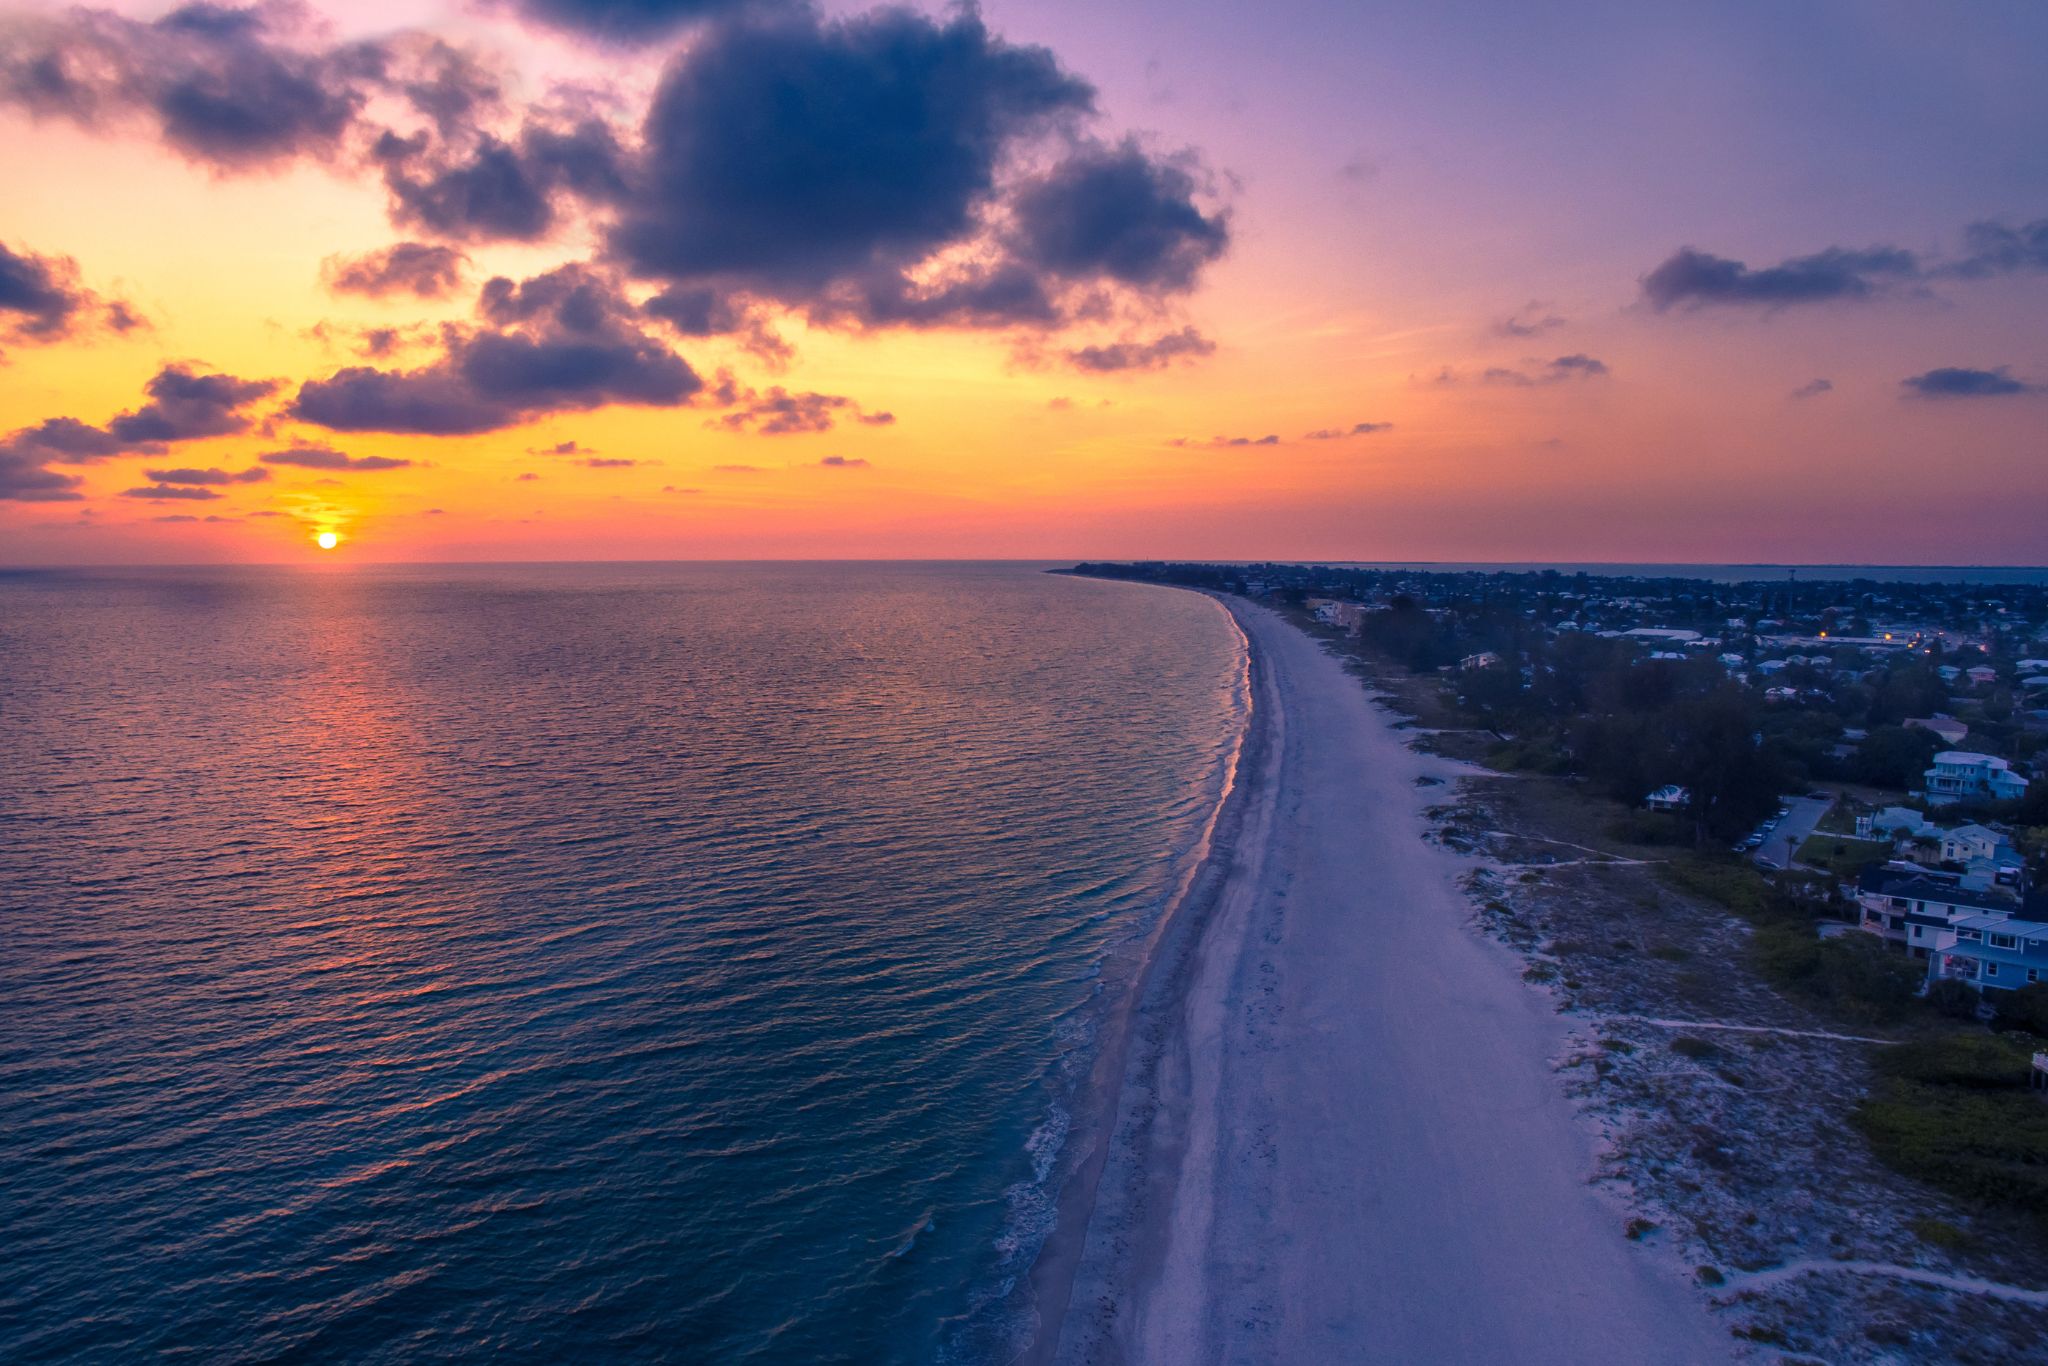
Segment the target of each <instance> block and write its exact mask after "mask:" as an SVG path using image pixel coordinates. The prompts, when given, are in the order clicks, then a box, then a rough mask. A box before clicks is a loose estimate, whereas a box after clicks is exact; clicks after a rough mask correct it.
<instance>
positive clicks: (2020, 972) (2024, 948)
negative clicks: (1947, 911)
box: [1927, 915, 2048, 991]
mask: <svg viewBox="0 0 2048 1366" xmlns="http://www.w3.org/2000/svg"><path fill="white" fill-rule="evenodd" d="M1943 978H1950V979H1952V980H1955V981H1959V982H1968V983H1969V984H1970V985H1971V986H1973V987H1976V988H1977V989H1978V990H1979V991H2016V990H2018V989H2019V988H2021V987H2024V986H2032V985H2034V984H2035V983H2037V982H2048V924H2042V923H2041V922H2040V921H2037V920H2014V919H2012V918H2011V917H2009V916H1998V915H1980V916H1969V917H1965V918H1964V919H1961V920H1958V921H1956V922H1955V923H1954V924H1953V925H1951V926H1949V927H1948V928H1947V929H1945V930H1942V931H1941V932H1940V933H1939V935H1938V936H1937V938H1936V941H1935V943H1934V946H1933V951H1932V952H1931V953H1930V954H1928V957H1927V980H1928V982H1929V983H1930V984H1931V983H1934V982H1938V981H1941V980H1942V979H1943Z"/></svg>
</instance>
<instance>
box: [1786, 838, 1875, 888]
mask: <svg viewBox="0 0 2048 1366" xmlns="http://www.w3.org/2000/svg"><path fill="white" fill-rule="evenodd" d="M1891 856H1892V846H1891V844H1890V843H1889V842H1888V841H1885V840H1859V839H1851V838H1849V837H1847V836H1843V835H1809V836H1807V838H1806V843H1804V844H1802V845H1800V846H1799V861H1800V862H1801V863H1808V864H1812V865H1813V866H1814V867H1816V868H1825V869H1827V870H1828V871H1829V872H1830V873H1833V874H1834V875H1835V876H1836V877H1838V878H1843V879H1848V878H1853V877H1855V876H1856V875H1857V874H1858V873H1860V872H1862V871H1863V870H1864V869H1865V868H1868V867H1869V866H1870V865H1871V864H1873V863H1883V862H1884V861H1885V860H1886V859H1889V858H1890V857H1891Z"/></svg>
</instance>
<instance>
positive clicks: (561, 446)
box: [526, 441, 597, 455]
mask: <svg viewBox="0 0 2048 1366" xmlns="http://www.w3.org/2000/svg"><path fill="white" fill-rule="evenodd" d="M526 453H527V454H528V455H595V454H597V452H596V451H593V450H591V449H590V447H588V446H586V445H584V444H583V443H582V442H580V441H557V442H556V443H555V444H554V445H552V446H528V447H527V448H526Z"/></svg>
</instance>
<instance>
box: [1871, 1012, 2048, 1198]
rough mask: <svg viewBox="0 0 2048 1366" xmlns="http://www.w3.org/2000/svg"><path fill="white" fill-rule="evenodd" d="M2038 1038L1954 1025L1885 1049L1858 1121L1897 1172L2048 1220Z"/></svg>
mask: <svg viewBox="0 0 2048 1366" xmlns="http://www.w3.org/2000/svg"><path fill="white" fill-rule="evenodd" d="M2034 1047H2035V1041H2034V1040H2033V1039H2031V1038H2021V1039H2016V1038H2013V1037H2010V1036H2006V1035H1995V1034H1950V1035H1944V1036H1941V1037H1937V1038H1933V1039H1928V1040H1924V1041H1922V1042H1918V1043H1911V1044H1906V1045H1903V1046H1901V1047H1898V1048H1888V1049H1885V1050H1883V1051H1882V1052H1881V1053H1880V1054H1879V1055H1878V1057H1877V1058H1876V1059H1875V1062H1876V1065H1877V1068H1878V1072H1879V1074H1880V1076H1881V1078H1882V1079H1881V1080H1880V1082H1879V1084H1878V1087H1877V1089H1876V1090H1875V1091H1874V1092H1873V1093H1872V1094H1871V1096H1870V1097H1869V1098H1868V1099H1866V1100H1865V1101H1864V1102H1863V1104H1862V1105H1860V1106H1858V1107H1857V1109H1856V1113H1855V1124H1856V1127H1857V1128H1858V1129H1860V1130H1861V1131H1862V1132H1863V1134H1864V1136H1865V1137H1867V1138H1868V1139H1869V1140H1870V1146H1871V1148H1872V1149H1873V1150H1874V1151H1875V1152H1876V1153H1877V1155H1878V1157H1879V1158H1880V1159H1882V1160H1883V1161H1884V1162H1885V1163H1886V1165H1888V1166H1890V1167H1892V1168H1893V1169H1895V1170H1897V1171H1901V1172H1904V1173H1905V1174H1906V1175H1908V1176H1914V1177H1918V1178H1919V1179H1921V1180H1923V1181H1926V1182H1927V1183H1929V1184H1930V1185H1934V1186H1938V1187H1940V1188H1941V1189H1943V1190H1946V1191H1949V1192H1951V1193H1952V1194H1955V1195H1959V1196H1963V1197H1965V1198H1966V1199H1970V1200H1975V1201H1977V1202H1979V1203H1981V1204H1984V1205H1987V1206H1990V1207H1993V1208H1998V1209H2009V1210H2018V1211H2023V1212H2026V1213H2029V1214H2032V1215H2033V1216H2035V1217H2036V1218H2038V1219H2042V1220H2044V1221H2048V1105H2044V1104H2043V1103H2042V1102H2041V1100H2040V1098H2039V1097H2037V1096H2035V1095H2034V1094H2033V1093H2032V1092H2030V1091H2029V1090H2028V1089H2027V1073H2028V1069H2029V1064H2030V1060H2031V1057H2032V1054H2033V1051H2034ZM1923 1222H1924V1221H1923ZM1914 1231H1915V1232H1916V1233H1921V1236H1922V1237H1923V1238H1925V1237H1927V1235H1926V1234H1925V1233H1922V1232H1921V1230H1920V1229H1918V1228H1917V1227H1916V1228H1915V1230H1914Z"/></svg>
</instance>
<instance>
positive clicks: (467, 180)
mask: <svg viewBox="0 0 2048 1366" xmlns="http://www.w3.org/2000/svg"><path fill="white" fill-rule="evenodd" d="M372 155H373V157H374V158H375V160H376V161H377V163H378V164H379V165H380V166H381V167H382V169H383V174H384V183H385V186H386V187H387V188H388V189H389V190H390V191H391V199H392V217H393V219H394V220H395V221H397V222H398V223H399V224H400V225H401V226H404V227H408V228H414V229H418V230H420V231H422V232H426V233H430V234H432V235H434V236H437V237H447V238H454V239H457V240H461V241H471V242H490V241H517V242H529V241H534V240H537V239H539V238H542V237H545V236H547V235H548V234H549V233H550V232H552V231H553V230H554V228H555V227H556V225H557V223H558V222H559V221H560V218H559V207H558V206H559V201H560V200H561V198H562V197H563V196H564V195H571V196H575V197H577V198H579V199H582V200H585V201H589V202H607V201H613V200H617V199H619V198H621V197H623V196H624V194H625V193H626V186H625V179H624V175H625V172H624V166H623V161H624V155H625V154H624V152H623V150H622V149H621V148H620V146H619V144H618V140H617V137H616V136H615V135H614V134H613V133H612V131H611V129H610V128H608V127H607V126H605V125H604V124H603V123H601V122H599V121H597V120H595V119H584V120H582V121H580V122H578V123H576V124H575V125H573V126H571V127H568V128H566V129H557V128H553V127H550V126H548V125H546V124H542V123H534V122H530V123H528V124H527V125H526V127H525V128H524V129H522V130H521V132H520V134H519V138H518V140H517V141H516V142H508V141H505V140H502V139H500V138H498V137H496V136H494V135H492V134H490V133H480V134H478V135H477V136H476V137H475V138H474V140H473V141H470V142H468V143H466V144H464V143H455V144H450V143H447V142H443V141H440V140H437V139H435V138H431V137H429V136H428V135H427V134H425V133H419V134H415V135H413V136H411V137H401V136H399V135H398V134H396V133H388V132H387V133H385V134H384V135H383V136H381V137H380V138H378V140H377V143H376V145H375V147H374V149H373V151H372Z"/></svg>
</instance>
